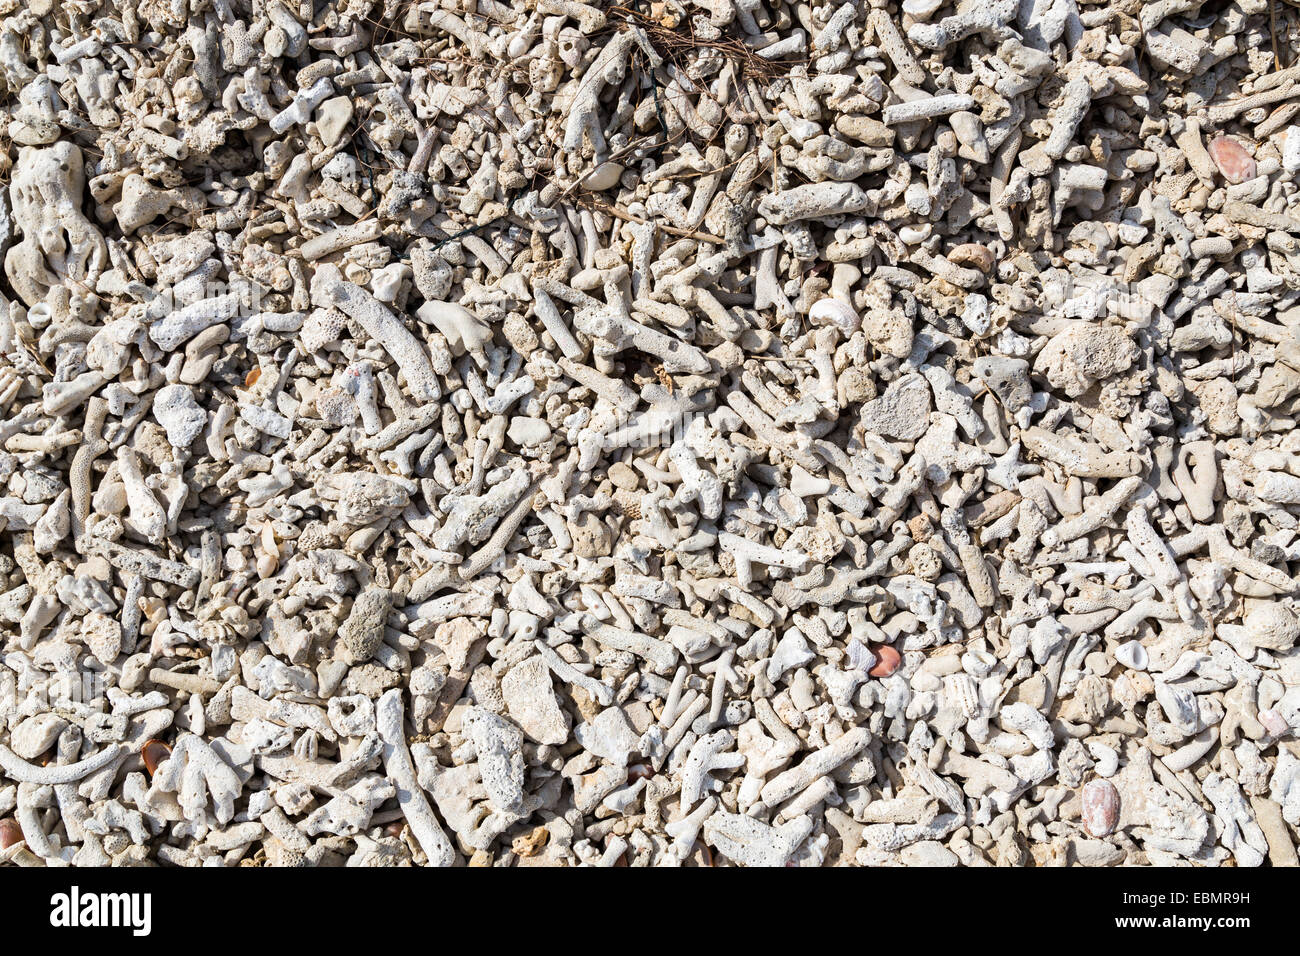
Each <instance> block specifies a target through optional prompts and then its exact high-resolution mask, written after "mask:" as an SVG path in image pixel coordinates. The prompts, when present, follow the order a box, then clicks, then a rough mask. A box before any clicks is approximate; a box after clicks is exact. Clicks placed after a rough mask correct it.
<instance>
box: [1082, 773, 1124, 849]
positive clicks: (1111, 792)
mask: <svg viewBox="0 0 1300 956" xmlns="http://www.w3.org/2000/svg"><path fill="white" fill-rule="evenodd" d="M1080 798H1081V800H1082V802H1083V814H1082V815H1083V828H1084V829H1085V830H1087V831H1088V835H1089V836H1094V837H1104V836H1109V835H1110V834H1111V833H1114V832H1115V824H1116V823H1118V822H1119V791H1118V790H1116V789H1115V785H1114V784H1113V783H1111V782H1110V781H1109V780H1101V779H1097V780H1089V781H1088V782H1087V783H1086V784H1084V786H1083V791H1082V792H1081V794H1080Z"/></svg>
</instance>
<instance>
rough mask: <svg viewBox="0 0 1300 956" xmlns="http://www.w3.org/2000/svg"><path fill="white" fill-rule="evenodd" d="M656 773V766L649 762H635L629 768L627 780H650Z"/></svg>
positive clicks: (632, 781) (633, 781)
mask: <svg viewBox="0 0 1300 956" xmlns="http://www.w3.org/2000/svg"><path fill="white" fill-rule="evenodd" d="M654 775H655V770H654V767H652V766H650V765H649V764H648V763H634V764H632V765H631V766H629V767H628V768H627V782H628V783H636V782H637V781H638V780H649V779H650V778H651V777H653V776H654Z"/></svg>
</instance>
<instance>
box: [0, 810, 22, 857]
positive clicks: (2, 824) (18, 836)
mask: <svg viewBox="0 0 1300 956" xmlns="http://www.w3.org/2000/svg"><path fill="white" fill-rule="evenodd" d="M22 842H23V828H22V827H20V826H19V825H18V821H17V820H15V819H14V818H13V817H5V818H4V819H3V820H0V850H7V849H9V847H11V846H13V845H14V844H15V843H22Z"/></svg>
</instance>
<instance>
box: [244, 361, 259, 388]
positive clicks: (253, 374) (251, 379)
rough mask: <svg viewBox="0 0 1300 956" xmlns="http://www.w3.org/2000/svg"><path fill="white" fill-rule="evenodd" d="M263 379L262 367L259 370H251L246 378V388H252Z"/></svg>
mask: <svg viewBox="0 0 1300 956" xmlns="http://www.w3.org/2000/svg"><path fill="white" fill-rule="evenodd" d="M261 377H262V367H261V366H260V365H259V366H258V367H257V368H252V369H249V370H248V374H247V375H245V376H244V388H252V387H253V386H254V385H256V384H257V380H258V379H259V378H261Z"/></svg>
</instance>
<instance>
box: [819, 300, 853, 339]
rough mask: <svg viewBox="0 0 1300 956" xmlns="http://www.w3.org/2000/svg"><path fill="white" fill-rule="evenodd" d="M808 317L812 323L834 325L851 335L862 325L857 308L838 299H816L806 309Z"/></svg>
mask: <svg viewBox="0 0 1300 956" xmlns="http://www.w3.org/2000/svg"><path fill="white" fill-rule="evenodd" d="M808 319H809V321H811V322H812V323H813V324H814V325H827V324H830V325H834V326H836V327H837V328H839V329H841V330H843V332H844V334H845V335H852V334H853V333H854V332H856V331H857V330H858V329H859V327H861V325H862V317H861V316H859V315H858V313H857V310H856V309H854V308H853V306H851V305H849V304H848V303H847V302H844V301H842V300H840V299H833V298H829V297H827V298H825V299H818V300H817V301H816V302H814V303H813V306H812V308H811V309H809V310H808Z"/></svg>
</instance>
